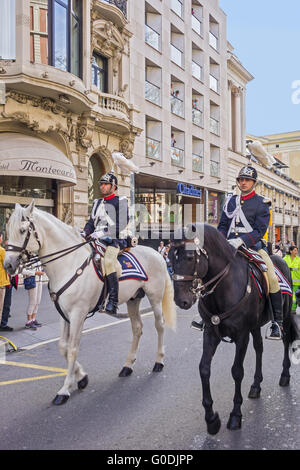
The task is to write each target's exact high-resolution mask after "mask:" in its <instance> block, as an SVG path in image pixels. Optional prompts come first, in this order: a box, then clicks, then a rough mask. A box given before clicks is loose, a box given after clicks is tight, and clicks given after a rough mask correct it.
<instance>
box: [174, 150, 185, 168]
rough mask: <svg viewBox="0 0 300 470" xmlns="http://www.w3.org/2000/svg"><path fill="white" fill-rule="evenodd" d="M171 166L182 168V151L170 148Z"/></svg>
mask: <svg viewBox="0 0 300 470" xmlns="http://www.w3.org/2000/svg"><path fill="white" fill-rule="evenodd" d="M171 162H172V165H175V166H181V167H184V150H182V149H178V148H176V147H171Z"/></svg>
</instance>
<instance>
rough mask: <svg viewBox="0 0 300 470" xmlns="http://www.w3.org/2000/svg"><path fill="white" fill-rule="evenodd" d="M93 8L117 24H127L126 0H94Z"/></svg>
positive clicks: (122, 25) (121, 25)
mask: <svg viewBox="0 0 300 470" xmlns="http://www.w3.org/2000/svg"><path fill="white" fill-rule="evenodd" d="M93 9H94V11H96V12H99V13H100V14H101V16H103V17H104V18H105V19H106V20H109V21H111V22H112V23H113V24H115V25H117V26H120V27H124V26H125V25H126V24H127V0H95V1H94V3H93Z"/></svg>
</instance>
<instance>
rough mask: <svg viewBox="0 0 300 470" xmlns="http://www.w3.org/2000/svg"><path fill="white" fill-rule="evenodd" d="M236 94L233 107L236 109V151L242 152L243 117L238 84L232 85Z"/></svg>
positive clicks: (234, 94)
mask: <svg viewBox="0 0 300 470" xmlns="http://www.w3.org/2000/svg"><path fill="white" fill-rule="evenodd" d="M232 93H233V96H234V100H233V109H234V151H235V152H237V153H241V152H242V145H241V144H242V119H241V88H240V87H237V86H233V87H232Z"/></svg>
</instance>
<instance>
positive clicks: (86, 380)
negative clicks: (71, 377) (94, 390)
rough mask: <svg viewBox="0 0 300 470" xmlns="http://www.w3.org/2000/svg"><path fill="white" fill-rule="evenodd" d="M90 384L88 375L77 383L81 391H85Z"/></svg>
mask: <svg viewBox="0 0 300 470" xmlns="http://www.w3.org/2000/svg"><path fill="white" fill-rule="evenodd" d="M88 383H89V378H88V376H87V375H85V376H84V377H83V378H82V379H81V380H79V382H77V387H78V389H79V390H83V389H84V388H85V387H86V386H87V384H88Z"/></svg>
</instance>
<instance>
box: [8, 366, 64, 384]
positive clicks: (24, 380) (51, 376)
mask: <svg viewBox="0 0 300 470" xmlns="http://www.w3.org/2000/svg"><path fill="white" fill-rule="evenodd" d="M0 364H3V365H8V366H15V367H24V368H28V369H38V370H48V371H49V372H58V373H57V374H48V375H40V376H39V377H26V378H24V379H14V380H6V381H3V382H0V386H1V385H11V384H16V383H20V382H31V381H34V380H43V379H53V378H54V377H61V376H63V375H66V374H67V370H66V369H61V368H59V367H50V366H40V365H37V364H26V363H24V362H13V361H0Z"/></svg>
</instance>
